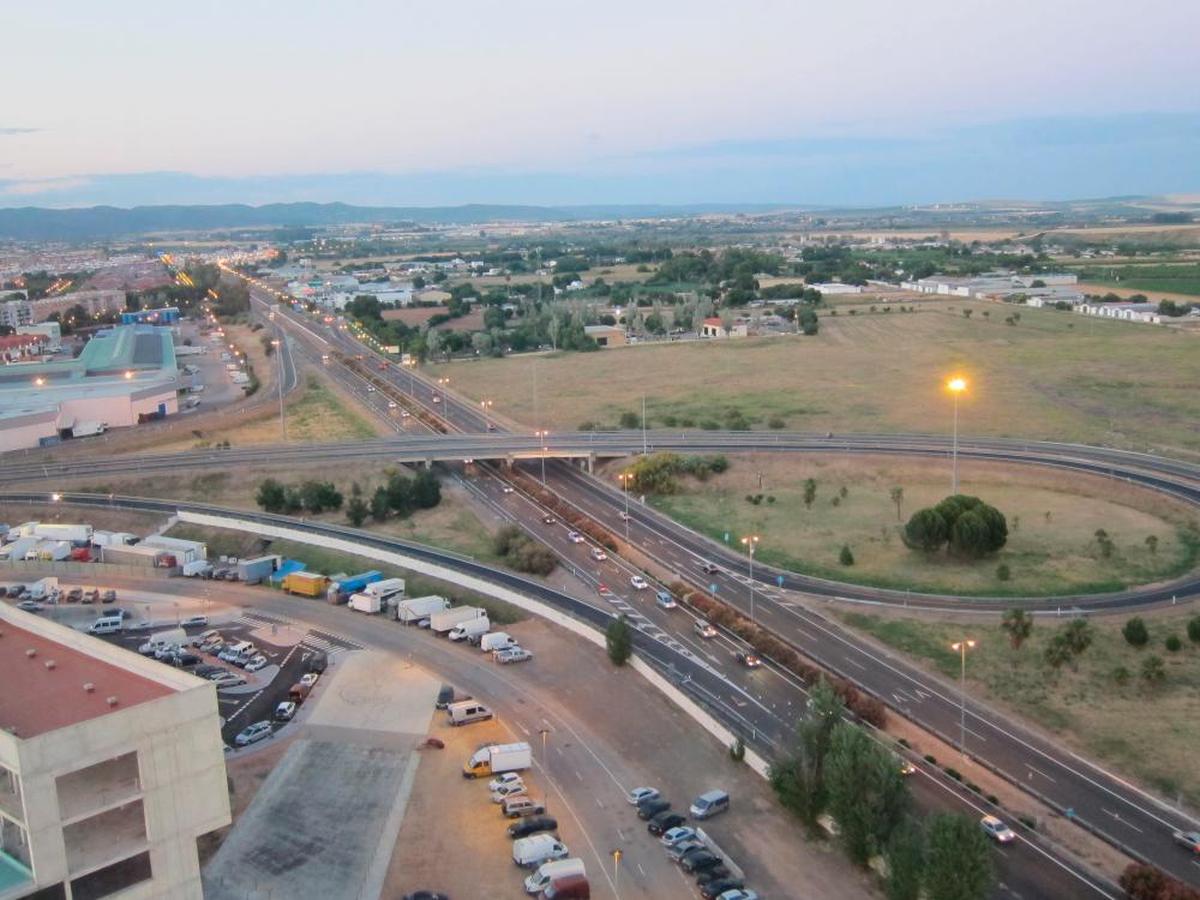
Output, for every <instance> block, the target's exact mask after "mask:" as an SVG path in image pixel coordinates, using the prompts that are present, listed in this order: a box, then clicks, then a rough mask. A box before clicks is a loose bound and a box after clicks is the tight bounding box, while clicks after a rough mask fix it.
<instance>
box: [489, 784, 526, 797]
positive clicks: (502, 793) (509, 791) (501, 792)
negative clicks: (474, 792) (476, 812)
mask: <svg viewBox="0 0 1200 900" xmlns="http://www.w3.org/2000/svg"><path fill="white" fill-rule="evenodd" d="M524 793H525V782H523V781H520V780H518V781H513V782H510V783H509V784H502V785H500V787H498V788H496V789H495V790H494V791H492V802H493V803H503V802H504V801H505V800H506V799H507V798H509V797H516V796H518V795H519V794H524Z"/></svg>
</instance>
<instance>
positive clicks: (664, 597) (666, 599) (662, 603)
mask: <svg viewBox="0 0 1200 900" xmlns="http://www.w3.org/2000/svg"><path fill="white" fill-rule="evenodd" d="M654 602H655V603H657V604H658V608H659V609H674V608H675V607H677V606H678V605H679V604H678V603H676V602H675V598H674V597H673V596H672V595H671V592H670V591H659V592H658V593H657V594H655V595H654Z"/></svg>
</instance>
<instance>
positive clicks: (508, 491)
mask: <svg viewBox="0 0 1200 900" xmlns="http://www.w3.org/2000/svg"><path fill="white" fill-rule="evenodd" d="M513 490H514V488H513V486H512V485H511V484H506V485H505V486H504V487H502V488H500V493H502V494H511V493H512V492H513Z"/></svg>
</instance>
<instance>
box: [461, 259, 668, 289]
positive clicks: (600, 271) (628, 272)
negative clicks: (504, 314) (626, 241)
mask: <svg viewBox="0 0 1200 900" xmlns="http://www.w3.org/2000/svg"><path fill="white" fill-rule="evenodd" d="M646 268H647V271H645V272H639V271H638V264H636V263H622V264H620V265H613V266H593V267H592V268H590V269H588V270H587V271H585V272H580V273H579V280H580V281H582V282H583V283H584V284H591V283H592V282H593V281H595V280H596V279H597V278H603V279H604V280H605V281H606V282H607V283H608V284H615V283H616V282H618V281H645V280H646V279H647V278H649V277H650V276H651V275H653V274H654V269H655V266H654V265H653V264H652V263H647V264H646ZM553 277H554V276H553V274H550V275H535V274H533V273H532V272H529V273H525V274H516V275H487V276H455V277H453V278H451V279H450V280H449V281H448V282H447V284H449V285H453V284H464V283H466V284H473V285H475V286H476V287H478V288H480V289H481V290H486V289H487V288H491V287H504V286H505V285H507V284H536V283H537V282H539V281H542V282H545V283H547V284H549V282H550V279H551V278H553Z"/></svg>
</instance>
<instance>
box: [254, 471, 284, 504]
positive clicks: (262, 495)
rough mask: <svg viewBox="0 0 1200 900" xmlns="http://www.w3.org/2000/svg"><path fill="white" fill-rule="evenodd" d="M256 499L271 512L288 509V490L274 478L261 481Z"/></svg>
mask: <svg viewBox="0 0 1200 900" xmlns="http://www.w3.org/2000/svg"><path fill="white" fill-rule="evenodd" d="M254 499H255V502H257V503H258V505H259V506H260V507H262V508H263V509H264V510H266V511H267V512H269V513H281V512H283V511H284V510H286V509H287V490H286V489H285V488H284V486H283V485H282V484H280V483H279V482H278V481H276V480H275V479H274V478H267V479H266V480H264V481H262V482H260V483H259V485H258V493H257V494H256V495H255V497H254Z"/></svg>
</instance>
